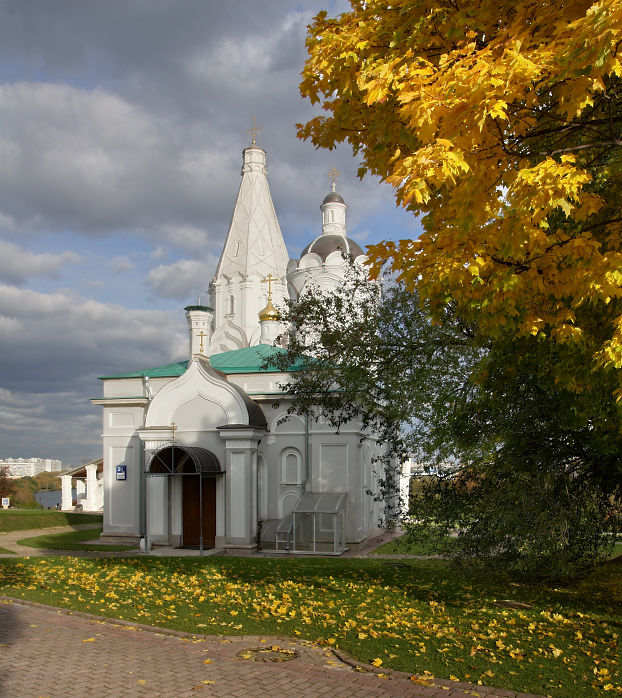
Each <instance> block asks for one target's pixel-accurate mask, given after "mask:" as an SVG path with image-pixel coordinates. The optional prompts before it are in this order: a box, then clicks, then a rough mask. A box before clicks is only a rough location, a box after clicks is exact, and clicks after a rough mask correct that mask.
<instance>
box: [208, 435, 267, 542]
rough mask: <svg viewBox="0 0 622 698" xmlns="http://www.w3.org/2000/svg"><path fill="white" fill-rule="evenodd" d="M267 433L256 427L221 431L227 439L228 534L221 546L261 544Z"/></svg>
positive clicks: (226, 491)
mask: <svg viewBox="0 0 622 698" xmlns="http://www.w3.org/2000/svg"><path fill="white" fill-rule="evenodd" d="M264 434H265V431H264V430H263V429H256V428H254V427H245V426H240V427H229V428H226V429H221V430H220V436H221V437H222V438H223V439H224V440H225V448H226V454H225V472H226V475H225V509H226V515H225V535H224V540H222V539H219V540H217V541H216V545H217V546H218V547H221V546H224V547H227V548H254V547H255V546H256V545H257V447H258V445H259V442H260V441H261V438H262V437H263V435H264Z"/></svg>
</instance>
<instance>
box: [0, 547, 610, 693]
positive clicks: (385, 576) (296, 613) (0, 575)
mask: <svg viewBox="0 0 622 698" xmlns="http://www.w3.org/2000/svg"><path fill="white" fill-rule="evenodd" d="M320 562H321V561H318V560H313V561H306V560H305V561H296V560H288V561H280V560H279V561H273V560H260V561H255V560H234V561H230V560H227V559H218V558H213V559H210V560H191V559H183V560H180V561H177V560H164V561H163V560H160V559H153V560H144V559H126V560H123V561H120V560H114V559H103V560H89V559H78V558H66V559H62V558H37V559H33V560H31V561H27V562H20V563H17V562H16V561H5V560H3V561H2V563H0V591H2V593H6V594H8V595H11V596H21V594H24V595H28V598H32V599H36V600H42V601H44V602H47V603H56V604H57V605H60V606H65V607H70V608H76V609H81V608H83V607H84V604H87V605H93V604H95V603H96V602H97V601H98V600H100V599H101V598H102V597H104V592H102V590H105V593H107V594H110V593H113V594H114V598H115V606H116V607H115V608H111V607H110V605H109V603H108V601H107V602H106V605H104V606H103V607H102V609H101V611H100V613H107V614H109V615H112V616H116V617H122V618H126V619H130V620H139V621H140V622H145V623H149V624H151V625H156V627H157V625H161V626H163V627H174V628H177V629H182V630H189V631H190V632H196V631H201V632H208V633H209V634H217V635H222V634H231V635H237V634H245V635H255V634H259V633H265V634H269V635H283V636H294V635H297V636H301V637H303V638H309V639H314V640H317V641H318V642H319V643H321V644H322V645H325V646H326V647H340V648H342V649H345V650H347V651H353V652H356V653H357V654H358V656H359V657H360V659H361V660H362V661H364V662H366V663H371V664H372V665H374V666H376V667H382V668H383V669H385V667H390V668H395V669H401V670H406V671H409V672H411V671H412V672H416V671H419V672H420V671H421V670H422V669H423V668H425V669H432V670H433V671H434V673H435V674H436V675H437V676H443V677H448V676H449V675H450V674H451V675H452V676H456V677H458V678H460V680H467V681H469V680H471V681H476V680H477V678H478V677H480V680H481V681H482V682H483V683H486V682H488V684H492V685H496V686H501V687H504V688H508V687H510V683H509V682H510V680H511V681H513V682H514V683H513V684H512V686H515V687H516V688H515V690H522V691H524V692H530V693H538V692H539V693H546V691H543V690H535V689H536V688H537V686H531V688H532V690H526V689H528V688H529V687H530V685H529V684H528V681H529V680H531V679H530V678H529V677H530V676H533V675H534V671H535V670H536V669H538V671H537V674H543V675H544V674H547V675H551V676H552V675H556V676H558V677H559V680H558V683H559V681H563V683H564V685H565V690H566V692H565V693H562V692H560V691H559V690H557V693H556V695H559V696H560V697H563V696H572V698H574V695H573V693H572V691H573V687H574V685H575V684H574V683H573V682H574V681H575V680H576V681H579V682H580V683H585V681H583V679H582V678H581V677H582V676H589V681H588V682H587V683H588V687H589V686H592V688H591V689H590V690H589V691H587V692H585V693H584V695H585V697H586V698H589V696H594V697H595V696H597V695H598V692H599V691H602V690H604V686H606V685H612V686H614V688H615V690H616V691H618V690H619V691H621V692H622V683H621V682H620V676H619V675H618V673H619V669H618V641H619V638H618V632H617V628H616V627H615V625H614V624H615V623H618V622H619V616H617V615H615V614H613V612H611V613H609V614H606V613H604V612H602V613H601V612H586V611H584V610H581V609H580V608H578V607H577V603H576V600H573V599H574V596H573V594H576V598H577V599H582V598H587V597H588V596H589V595H590V592H589V591H587V590H583V591H581V589H579V588H577V590H576V591H574V592H573V591H572V590H571V589H570V588H568V589H564V590H562V591H561V592H559V593H558V592H557V590H555V592H553V591H547V597H546V599H547V600H546V601H544V602H542V603H539V602H537V601H536V600H534V598H532V597H531V596H530V594H531V593H532V592H528V591H526V590H523V592H522V596H519V598H516V599H511V601H510V602H508V603H511V604H514V605H509V606H508V605H504V606H498V605H496V601H497V600H498V599H499V598H506V596H507V593H508V590H507V588H506V587H503V588H495V589H492V588H491V590H489V591H487V590H486V589H485V588H481V589H478V588H474V587H473V585H472V584H471V583H470V582H469V581H468V580H463V579H462V578H460V577H459V576H455V575H453V573H451V572H450V570H448V569H447V568H446V566H445V565H441V564H440V563H438V564H436V563H435V564H428V565H422V566H414V565H413V566H412V567H408V568H406V569H404V570H402V569H395V568H388V567H387V566H386V565H383V564H382V563H381V562H373V561H352V560H330V567H328V566H324V565H322V564H320ZM614 572H615V570H613V571H612V572H611V574H612V575H613V573H614ZM601 574H604V573H601ZM611 579H612V580H614V579H615V580H618V581H617V582H616V583H615V584H614V582H613V581H612V582H611V585H610V586H608V587H607V588H606V594H605V596H606V601H603V608H605V607H608V606H612V607H613V606H615V607H618V608H619V607H622V584H620V582H619V577H615V576H612V577H611ZM616 584H617V586H616ZM516 586H517V587H518V586H519V585H516ZM68 589H69V590H75V591H78V592H79V595H80V597H81V598H82V599H84V601H83V602H81V601H78V597H77V596H69V595H67V596H65V594H67V590H68ZM533 593H535V592H533ZM165 597H166V598H168V599H169V600H168V601H165V600H164V599H165ZM549 597H550V599H549ZM63 598H64V599H67V600H66V601H63V600H62V599H63ZM201 599H203V600H202V601H201ZM523 602H528V603H523ZM172 607H175V608H176V609H178V613H176V614H173V613H171V608H172ZM562 609H563V610H562ZM232 611H235V612H236V614H237V615H235V616H234V617H235V619H236V620H239V622H238V623H236V621H234V620H232V616H231V612H232ZM199 620H200V621H201V622H198V621H199ZM240 630H241V631H242V632H241V633H240V632H239V631H240ZM95 639H96V637H92V638H85V639H84V641H85V642H93V641H95ZM187 641H192V642H203V640H202V639H199V638H195V639H192V638H187ZM264 642H265V641H264ZM265 647H267V648H270V647H271V644H270V643H269V642H266V643H265ZM274 647H276V648H277V650H278V647H277V646H276V645H275V646H274ZM275 651H276V650H275ZM203 662H204V664H205V666H206V667H208V666H209V665H210V664H212V663H213V660H211V659H208V658H206V659H204V660H203ZM539 665H542V667H543V669H539ZM486 672H492V675H491V674H489V673H486ZM426 676H427V675H426ZM482 676H484V677H485V678H481V677H482ZM428 678H429V677H428ZM609 690H613V689H609ZM577 695H578V694H577Z"/></svg>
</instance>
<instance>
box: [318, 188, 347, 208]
mask: <svg viewBox="0 0 622 698" xmlns="http://www.w3.org/2000/svg"><path fill="white" fill-rule="evenodd" d="M345 203H346V202H345V201H344V200H343V197H342V196H341V195H340V194H337V192H336V191H331V193H330V194H327V195H326V196H325V197H324V201H322V206H324V204H343V205H344V206H345Z"/></svg>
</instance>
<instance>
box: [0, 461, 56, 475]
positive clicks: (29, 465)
mask: <svg viewBox="0 0 622 698" xmlns="http://www.w3.org/2000/svg"><path fill="white" fill-rule="evenodd" d="M4 466H6V467H8V475H9V477H34V476H35V475H38V474H39V473H44V472H46V473H51V472H56V471H59V470H62V469H63V464H62V463H61V462H60V461H59V460H52V459H51V458H7V459H6V460H0V468H2V467H4Z"/></svg>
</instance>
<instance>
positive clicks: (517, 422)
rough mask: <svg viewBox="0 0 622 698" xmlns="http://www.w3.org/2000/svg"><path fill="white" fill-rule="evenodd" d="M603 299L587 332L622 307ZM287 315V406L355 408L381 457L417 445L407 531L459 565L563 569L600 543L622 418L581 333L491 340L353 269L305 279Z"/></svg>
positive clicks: (608, 522)
mask: <svg viewBox="0 0 622 698" xmlns="http://www.w3.org/2000/svg"><path fill="white" fill-rule="evenodd" d="M381 291H382V292H381ZM610 305H611V306H612V307H611V308H607V309H599V310H598V311H597V310H591V311H590V317H587V318H585V319H584V324H586V325H588V324H589V325H590V326H593V330H592V331H591V332H590V336H592V337H593V341H594V343H595V344H598V343H600V342H601V341H602V340H603V339H604V338H605V337H604V335H605V334H606V332H608V331H610V330H607V329H606V328H607V327H608V323H606V322H603V323H600V321H599V316H598V313H601V314H602V313H603V312H605V313H613V314H615V313H617V312H619V309H618V308H616V307H614V306H615V305H616V303H615V302H614V301H612V303H611V304H610ZM283 320H284V321H285V322H288V323H292V324H294V325H295V331H293V332H292V333H290V335H289V338H288V339H289V343H288V347H287V353H286V354H284V355H283V356H282V357H281V358H280V359H279V361H280V362H281V365H282V368H283V369H285V368H286V367H287V366H289V365H291V364H294V363H296V364H298V365H299V366H300V367H301V370H300V371H298V372H296V373H295V374H293V375H292V378H291V381H290V383H289V384H288V386H287V388H288V391H289V392H290V394H292V395H294V397H295V400H294V401H293V404H292V407H291V408H290V411H291V412H293V411H296V412H301V413H304V412H309V413H310V414H312V415H313V414H317V412H318V411H319V412H321V414H323V415H324V416H325V417H326V420H327V423H328V424H330V425H332V426H333V427H334V428H335V429H336V430H339V428H340V427H341V426H342V425H343V424H344V423H345V422H348V421H350V420H354V419H358V420H361V422H362V424H363V426H364V428H365V429H366V430H367V431H368V432H369V433H373V434H375V435H376V436H377V438H378V439H379V440H380V441H382V442H384V443H385V444H386V445H387V447H388V457H387V463H386V464H388V463H389V462H391V459H397V460H399V459H401V458H402V457H404V456H405V455H411V456H412V457H413V458H414V460H415V462H416V463H417V464H418V465H419V466H420V467H421V468H422V469H424V471H426V472H427V473H428V475H429V477H428V478H426V479H425V480H424V481H422V483H421V486H420V489H419V491H418V492H416V493H414V494H413V496H412V497H411V502H410V504H411V512H410V513H411V514H412V516H413V518H414V519H416V520H417V521H418V522H419V523H420V524H421V525H420V526H418V527H416V529H413V530H412V531H410V532H409V535H411V537H412V538H413V541H416V542H418V543H421V544H425V545H426V546H428V548H429V549H431V550H434V551H436V552H439V553H443V554H447V555H450V556H451V557H452V558H453V559H454V560H456V561H458V562H460V563H461V564H467V563H469V564H480V563H482V564H485V565H487V566H489V567H491V566H498V567H501V568H504V569H516V570H520V571H521V572H523V573H526V574H530V575H536V576H550V577H556V578H557V577H562V576H569V575H570V576H572V575H578V574H584V573H586V572H587V571H588V570H590V569H592V568H593V567H594V565H595V564H596V563H597V562H598V560H599V559H601V558H603V557H604V556H606V554H607V541H608V540H609V539H608V538H607V537H606V536H605V534H606V533H615V531H617V529H618V527H619V523H620V519H619V512H620V510H621V508H622V505H621V501H620V498H621V494H622V458H621V455H620V454H622V421H621V419H620V411H619V407H618V405H617V404H616V401H615V398H614V396H613V393H614V386H615V381H617V376H616V375H615V372H614V371H612V370H604V369H602V368H601V369H595V368H594V365H593V362H592V360H591V356H592V354H593V351H594V347H593V345H591V344H590V343H589V342H588V341H587V340H585V341H584V342H583V343H567V344H562V345H560V344H557V343H551V342H547V341H543V340H541V339H539V338H537V337H533V336H530V337H527V338H520V339H509V338H508V337H504V336H500V337H499V338H497V339H496V340H494V341H490V340H487V341H484V340H483V339H482V337H481V336H480V335H479V334H478V331H477V327H476V326H475V325H474V324H472V323H471V324H468V323H465V322H464V321H463V320H462V319H461V317H460V316H459V315H457V314H456V313H455V311H454V310H453V308H452V306H451V304H450V305H448V306H447V310H446V313H445V315H444V316H443V319H442V322H440V323H432V322H431V321H430V319H429V316H428V313H427V311H426V308H425V306H423V307H422V305H421V304H420V303H419V301H418V299H417V297H416V296H415V295H413V294H411V293H410V292H409V291H408V290H406V289H405V288H404V287H403V286H402V285H401V284H399V283H394V282H391V281H385V283H384V284H383V285H381V284H377V283H375V282H373V283H370V282H369V281H368V280H367V278H366V275H365V271H364V270H362V269H359V268H357V267H356V266H352V267H350V269H349V271H348V275H347V278H346V280H345V282H344V284H343V285H342V286H341V287H340V288H338V289H337V290H336V291H334V292H331V293H323V292H321V291H320V290H318V289H315V288H312V287H311V288H308V289H307V290H306V291H305V292H303V294H302V295H301V297H300V299H299V300H298V301H296V302H290V303H289V304H288V306H287V307H286V308H285V310H284V312H283ZM599 328H604V329H599ZM599 333H600V335H602V336H599ZM560 366H561V367H562V368H561V369H560ZM560 376H561V378H560ZM573 378H576V381H575V382H573ZM387 472H389V473H391V470H389V469H387ZM393 484H394V483H393V482H392V481H391V478H390V477H389V478H385V481H384V482H383V483H382V485H383V487H384V492H385V493H386V492H391V487H392V485H393ZM390 514H391V512H389V515H390ZM455 532H459V536H458V544H457V545H456V544H454V543H453V541H452V542H451V544H448V540H449V538H448V536H449V535H450V534H452V533H455Z"/></svg>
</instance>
